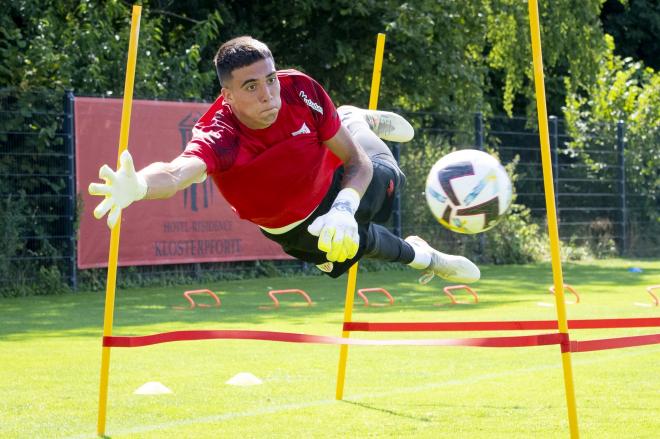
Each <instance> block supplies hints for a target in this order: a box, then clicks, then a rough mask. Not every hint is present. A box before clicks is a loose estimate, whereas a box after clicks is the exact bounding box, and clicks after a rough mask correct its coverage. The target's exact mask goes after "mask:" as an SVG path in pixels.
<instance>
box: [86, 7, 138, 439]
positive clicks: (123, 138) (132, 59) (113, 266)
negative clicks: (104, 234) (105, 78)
mask: <svg viewBox="0 0 660 439" xmlns="http://www.w3.org/2000/svg"><path fill="white" fill-rule="evenodd" d="M141 13H142V6H137V5H135V6H133V15H132V17H131V36H130V41H129V44H128V61H127V62H126V79H125V82H124V102H123V106H122V112H121V129H120V131H119V150H118V151H117V168H119V156H120V155H121V153H122V152H124V150H125V149H126V148H127V147H128V131H129V128H130V125H131V106H132V104H133V82H134V79H135V64H136V60H137V46H138V36H139V34H140V14H141ZM120 228H121V214H120V215H119V219H118V220H117V224H115V226H114V227H113V228H112V233H111V235H110V250H109V255H108V278H107V281H106V287H105V311H104V315H103V336H104V337H106V336H110V335H112V320H113V316H114V308H115V286H116V280H117V258H118V256H119V231H120ZM109 373H110V348H109V347H106V346H104V347H103V350H102V354H101V384H100V391H99V416H98V423H97V429H96V431H97V433H98V435H99V436H104V435H105V417H106V416H105V415H106V411H107V407H108V378H109V377H108V375H109Z"/></svg>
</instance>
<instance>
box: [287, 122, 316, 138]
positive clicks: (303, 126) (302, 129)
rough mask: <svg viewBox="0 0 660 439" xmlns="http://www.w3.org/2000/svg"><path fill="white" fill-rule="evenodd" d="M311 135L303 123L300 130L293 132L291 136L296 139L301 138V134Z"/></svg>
mask: <svg viewBox="0 0 660 439" xmlns="http://www.w3.org/2000/svg"><path fill="white" fill-rule="evenodd" d="M309 133H311V131H310V129H309V128H308V127H307V124H306V123H305V122H303V124H302V126H301V127H300V129H299V130H298V131H294V132H292V133H291V135H292V136H294V137H295V136H299V135H301V134H309Z"/></svg>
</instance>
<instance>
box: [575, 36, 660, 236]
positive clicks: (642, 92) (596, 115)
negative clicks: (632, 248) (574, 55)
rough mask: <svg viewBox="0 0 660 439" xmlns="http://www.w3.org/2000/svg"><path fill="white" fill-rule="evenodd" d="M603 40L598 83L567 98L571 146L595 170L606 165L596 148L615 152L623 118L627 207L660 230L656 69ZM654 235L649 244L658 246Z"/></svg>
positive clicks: (658, 79) (659, 83)
mask: <svg viewBox="0 0 660 439" xmlns="http://www.w3.org/2000/svg"><path fill="white" fill-rule="evenodd" d="M605 41H606V44H607V48H608V51H607V53H606V56H604V57H603V59H602V60H601V61H600V63H599V64H598V67H599V71H598V79H597V81H596V82H595V83H593V84H592V85H590V86H588V87H584V88H583V89H581V90H580V91H578V92H576V93H573V94H571V95H569V96H568V98H567V102H566V107H565V115H566V121H567V126H568V128H569V133H570V135H571V137H572V138H573V141H572V142H570V144H569V146H570V148H571V149H572V152H573V154H575V155H576V156H578V157H580V158H581V159H582V161H584V162H585V163H587V164H588V165H589V166H590V168H591V169H592V171H594V172H595V173H597V172H598V171H599V170H601V169H604V168H605V167H606V164H605V163H603V162H602V160H601V159H600V158H599V155H598V151H599V150H606V149H610V150H615V148H616V145H613V142H612V139H615V138H616V130H617V123H618V122H619V121H622V122H624V123H625V154H624V157H625V173H626V181H627V191H628V192H629V198H628V207H629V208H631V210H632V212H631V214H632V215H638V214H639V213H640V212H639V210H641V213H642V215H641V216H642V217H646V218H647V219H650V220H651V222H650V224H649V228H650V229H651V230H660V229H658V226H659V224H660V223H659V221H660V219H659V217H658V210H657V206H658V188H659V187H660V174H658V168H659V167H660V73H658V72H655V71H654V70H653V69H651V68H648V67H647V68H645V67H644V66H643V64H642V63H641V62H638V61H633V60H632V59H630V58H621V57H619V56H618V55H615V54H614V41H613V39H612V37H610V36H606V38H605ZM657 235H658V234H657V233H651V234H649V236H654V237H657ZM656 239H657V238H656ZM656 239H652V242H649V245H650V246H656V248H657V245H658V241H657V240H656Z"/></svg>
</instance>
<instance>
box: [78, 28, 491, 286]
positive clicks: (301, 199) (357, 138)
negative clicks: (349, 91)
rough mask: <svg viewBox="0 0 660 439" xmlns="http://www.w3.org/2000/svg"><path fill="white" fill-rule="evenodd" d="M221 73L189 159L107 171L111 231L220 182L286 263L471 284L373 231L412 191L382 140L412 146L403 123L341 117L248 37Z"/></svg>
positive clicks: (227, 46) (308, 82) (101, 192)
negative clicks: (386, 268) (125, 212)
mask: <svg viewBox="0 0 660 439" xmlns="http://www.w3.org/2000/svg"><path fill="white" fill-rule="evenodd" d="M214 64H215V67H216V70H217V73H218V77H219V79H220V84H221V87H222V91H221V95H220V97H218V99H217V100H216V101H215V102H214V103H213V104H212V105H211V107H210V108H209V110H208V111H207V112H206V114H204V116H202V117H201V118H200V119H199V121H198V122H197V124H196V125H195V127H194V128H193V133H192V134H193V135H192V139H191V140H190V142H189V143H188V144H187V146H186V148H185V150H184V152H183V153H182V154H180V155H179V156H178V157H176V158H174V159H173V160H172V161H170V162H156V163H152V164H150V165H148V166H147V167H145V168H143V169H141V170H140V171H139V172H136V171H135V168H134V166H133V160H132V158H131V155H130V153H129V152H128V151H124V153H122V155H121V157H120V167H119V169H118V170H117V171H116V172H115V171H113V170H112V169H111V168H110V167H108V166H107V165H104V166H103V167H101V169H100V171H99V177H100V178H101V179H103V180H104V181H105V183H91V184H90V185H89V192H90V194H92V195H98V196H103V197H105V199H104V200H103V201H101V203H100V204H99V205H98V206H97V207H96V209H95V210H94V216H95V217H96V218H97V219H100V218H102V217H103V216H104V215H105V214H106V213H108V218H107V222H108V226H109V227H113V226H114V225H115V223H116V222H117V219H118V218H119V214H120V212H121V209H124V208H126V207H128V206H129V205H130V204H131V203H133V202H135V201H138V200H142V199H156V198H168V197H171V196H173V195H174V194H175V193H176V192H177V191H180V190H182V189H185V188H186V187H188V186H190V185H191V184H193V183H199V182H202V181H204V180H205V179H206V178H207V177H211V178H213V181H214V182H215V184H216V185H217V187H218V189H219V190H220V192H221V193H222V195H223V196H224V197H225V199H226V200H227V202H228V203H229V204H230V205H231V206H232V208H233V209H234V210H235V211H236V213H237V214H238V215H239V216H240V217H241V218H243V219H246V220H248V221H251V222H253V223H254V224H256V225H257V226H259V227H260V228H261V231H262V233H263V234H264V235H265V236H266V237H268V238H269V239H271V240H273V241H275V242H277V243H279V244H280V245H281V246H282V249H283V250H284V251H285V252H286V253H287V254H289V255H291V256H293V257H295V258H297V259H300V260H303V261H306V262H311V263H313V264H315V265H316V266H317V267H318V268H319V269H320V270H322V271H324V272H325V273H327V274H328V275H330V276H332V277H338V276H340V275H341V274H343V273H344V272H346V271H347V270H348V269H349V268H350V267H351V265H353V264H354V263H355V262H357V261H358V260H359V259H360V258H363V257H365V258H373V259H379V260H383V261H391V262H399V263H403V264H407V265H409V266H411V267H412V268H415V269H418V270H422V271H423V274H422V276H421V277H420V281H421V282H428V281H429V280H431V278H433V276H434V275H437V276H440V277H442V278H444V279H446V280H449V281H452V282H474V281H477V280H478V279H479V277H480V272H479V269H478V268H477V266H476V265H474V264H473V263H472V262H470V261H469V260H468V259H466V258H464V257H462V256H453V255H448V254H444V253H441V252H439V251H437V250H435V249H433V248H432V247H431V246H429V245H428V244H427V243H426V242H425V241H424V240H423V239H422V238H420V237H417V236H409V237H407V238H406V239H405V240H404V239H401V238H399V237H397V236H396V235H394V234H393V233H391V232H390V231H389V230H388V229H386V228H385V227H382V226H380V225H378V224H375V222H383V221H385V220H387V219H388V218H389V217H390V215H391V210H392V202H393V200H394V196H395V193H396V192H397V191H399V190H401V189H402V188H403V186H404V184H405V176H404V175H403V173H402V172H401V170H400V169H399V167H398V165H397V163H396V160H395V159H394V157H393V156H392V153H391V152H390V150H389V148H388V147H387V145H386V144H385V143H384V142H383V140H381V139H384V140H390V141H395V142H407V141H409V140H411V139H412V137H413V135H414V130H413V128H412V126H411V125H410V124H409V123H408V122H407V121H406V120H405V119H404V118H402V117H401V116H399V115H397V114H395V113H390V112H384V111H375V110H374V111H370V110H362V109H359V108H356V107H351V106H341V107H339V108H338V109H337V108H335V106H334V104H333V102H332V100H331V99H330V97H329V96H328V94H327V93H326V91H325V90H324V89H323V88H322V87H321V86H320V85H319V84H318V83H317V82H316V81H315V80H314V79H312V78H311V77H309V76H307V75H305V74H303V73H301V72H299V71H296V70H279V71H278V70H276V69H275V61H274V59H273V55H272V54H271V52H270V49H269V48H268V47H267V46H266V45H265V44H264V43H262V42H260V41H258V40H255V39H253V38H251V37H247V36H244V37H238V38H234V39H232V40H230V41H227V42H226V43H224V44H223V45H222V46H221V47H220V49H219V50H218V52H217V54H216V56H215V58H214Z"/></svg>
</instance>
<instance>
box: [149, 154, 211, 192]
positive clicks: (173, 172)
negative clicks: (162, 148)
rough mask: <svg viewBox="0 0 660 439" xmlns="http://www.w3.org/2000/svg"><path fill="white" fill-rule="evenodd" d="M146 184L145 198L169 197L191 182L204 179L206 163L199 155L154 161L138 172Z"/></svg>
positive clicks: (199, 181) (198, 181)
mask: <svg viewBox="0 0 660 439" xmlns="http://www.w3.org/2000/svg"><path fill="white" fill-rule="evenodd" d="M138 175H140V176H142V177H143V178H144V180H145V182H146V184H147V193H146V195H145V197H144V198H145V199H157V198H170V197H171V196H173V195H174V194H176V193H177V192H178V191H180V190H182V189H185V188H187V187H188V186H190V185H191V184H193V183H201V182H203V181H204V180H205V179H206V164H205V163H204V161H203V160H202V159H200V158H199V157H193V156H179V157H177V158H175V159H174V160H172V161H171V162H168V163H165V162H156V163H152V164H150V165H149V166H147V167H145V168H143V169H142V170H140V172H138Z"/></svg>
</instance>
